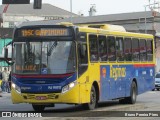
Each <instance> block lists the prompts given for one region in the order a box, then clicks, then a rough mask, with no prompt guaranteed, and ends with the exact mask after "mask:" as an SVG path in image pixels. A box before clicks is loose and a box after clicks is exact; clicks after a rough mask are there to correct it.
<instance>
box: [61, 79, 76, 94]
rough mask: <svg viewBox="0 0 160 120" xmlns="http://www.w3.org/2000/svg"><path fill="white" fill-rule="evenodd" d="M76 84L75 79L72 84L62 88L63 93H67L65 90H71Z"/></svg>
mask: <svg viewBox="0 0 160 120" xmlns="http://www.w3.org/2000/svg"><path fill="white" fill-rule="evenodd" d="M76 84H77V82H76V81H74V82H71V83H70V84H68V85H66V86H64V87H63V88H62V93H65V92H67V91H69V90H70V89H71V88H73V87H74V86H75V85H76Z"/></svg>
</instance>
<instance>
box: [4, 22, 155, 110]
mask: <svg viewBox="0 0 160 120" xmlns="http://www.w3.org/2000/svg"><path fill="white" fill-rule="evenodd" d="M12 46H13V53H12V61H14V64H13V66H12V91H11V97H12V102H13V103H14V104H18V103H29V104H32V106H33V109H34V110H36V111H38V110H41V111H42V110H44V109H45V107H47V106H54V105H55V104H56V103H66V104H82V105H83V106H84V108H86V109H94V108H95V107H96V106H97V104H98V102H102V101H107V100H115V99H118V100H119V102H120V103H130V104H134V103H135V102H136V97H137V95H139V94H141V93H144V92H146V91H150V90H152V89H154V74H155V69H154V67H155V55H154V53H155V52H154V47H155V46H154V38H153V36H152V35H148V34H139V33H131V32H126V31H125V29H124V28H123V27H120V26H113V25H107V24H95V25H73V24H71V23H60V24H57V25H53V24H52V23H51V22H47V21H45V24H43V22H42V23H41V22H40V23H36V24H31V25H29V24H27V25H23V24H22V25H20V26H19V27H17V28H16V29H15V31H14V37H13V43H12ZM5 51H7V50H5ZM5 56H6V54H5Z"/></svg>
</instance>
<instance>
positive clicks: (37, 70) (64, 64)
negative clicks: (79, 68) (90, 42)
mask: <svg viewBox="0 0 160 120" xmlns="http://www.w3.org/2000/svg"><path fill="white" fill-rule="evenodd" d="M13 59H15V64H14V66H13V72H14V73H16V74H66V73H71V72H74V71H75V61H76V60H75V43H74V42H72V41H50V42H25V43H15V44H14V54H13Z"/></svg>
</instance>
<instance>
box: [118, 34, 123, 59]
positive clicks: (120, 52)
mask: <svg viewBox="0 0 160 120" xmlns="http://www.w3.org/2000/svg"><path fill="white" fill-rule="evenodd" d="M116 53H117V61H124V45H123V38H122V37H117V38H116Z"/></svg>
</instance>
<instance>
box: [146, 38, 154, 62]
mask: <svg viewBox="0 0 160 120" xmlns="http://www.w3.org/2000/svg"><path fill="white" fill-rule="evenodd" d="M147 60H148V61H152V60H153V41H151V40H147Z"/></svg>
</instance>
